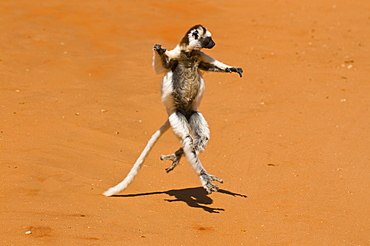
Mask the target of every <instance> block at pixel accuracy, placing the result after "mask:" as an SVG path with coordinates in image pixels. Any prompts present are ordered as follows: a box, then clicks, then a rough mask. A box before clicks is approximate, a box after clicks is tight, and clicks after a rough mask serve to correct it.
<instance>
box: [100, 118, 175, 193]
mask: <svg viewBox="0 0 370 246" xmlns="http://www.w3.org/2000/svg"><path fill="white" fill-rule="evenodd" d="M169 127H170V123H169V122H168V121H166V123H164V125H163V126H161V128H159V129H158V130H157V131H156V132H155V133H154V134H153V136H152V137H151V138H150V139H149V141H148V143H147V145H146V146H145V148H144V150H143V152H141V154H140V156H139V158H138V159H137V160H136V162H135V164H134V166H133V167H132V168H131V170H130V172H129V173H128V174H127V176H126V178H125V179H124V180H123V181H122V182H121V183H119V184H118V185H116V186H114V187H112V188H110V189H109V190H107V191H106V192H104V193H103V195H105V196H112V195H115V194H117V193H120V192H121V191H123V190H124V189H126V187H127V186H128V185H129V184H130V183H131V182H132V180H134V178H135V176H136V175H137V173H138V172H139V170H140V168H141V166H142V164H143V162H144V160H145V158H146V157H147V155H148V154H149V152H150V150H151V149H152V148H153V146H154V144H155V143H156V142H157V140H158V139H159V138H160V137H161V136H162V134H163V133H164V132H165V131H167V130H168V128H169Z"/></svg>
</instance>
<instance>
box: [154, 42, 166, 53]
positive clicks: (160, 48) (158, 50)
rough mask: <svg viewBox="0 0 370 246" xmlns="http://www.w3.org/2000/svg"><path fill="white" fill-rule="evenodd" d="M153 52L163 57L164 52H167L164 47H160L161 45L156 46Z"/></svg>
mask: <svg viewBox="0 0 370 246" xmlns="http://www.w3.org/2000/svg"><path fill="white" fill-rule="evenodd" d="M153 50H154V51H157V52H158V54H160V55H162V54H163V53H164V52H166V49H163V48H162V45H160V44H156V45H154V47H153Z"/></svg>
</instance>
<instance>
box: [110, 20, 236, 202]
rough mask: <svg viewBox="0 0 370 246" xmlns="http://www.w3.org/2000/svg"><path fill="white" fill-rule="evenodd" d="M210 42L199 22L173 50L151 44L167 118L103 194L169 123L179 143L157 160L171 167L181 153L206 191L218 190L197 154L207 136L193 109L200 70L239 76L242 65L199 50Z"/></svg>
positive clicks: (198, 93) (127, 181) (199, 86)
mask: <svg viewBox="0 0 370 246" xmlns="http://www.w3.org/2000/svg"><path fill="white" fill-rule="evenodd" d="M213 46H215V42H214V41H213V40H212V36H211V33H210V32H209V31H208V30H207V28H205V27H204V26H202V25H196V26H193V27H192V28H190V30H189V31H188V32H187V33H186V34H185V36H184V37H183V38H182V40H181V41H180V43H179V44H178V45H177V46H176V47H175V49H173V50H170V51H167V50H166V49H164V48H162V46H161V45H159V44H156V45H154V47H153V50H154V57H153V67H154V70H155V71H156V73H157V74H161V73H164V74H165V75H164V77H163V79H162V88H161V91H162V102H163V104H164V105H165V107H166V109H167V113H168V119H167V121H166V122H165V123H164V125H163V126H161V127H160V128H159V129H158V130H157V131H156V132H155V133H154V135H153V136H152V137H151V138H150V140H149V142H148V143H147V145H146V147H145V148H144V150H143V152H142V153H141V154H140V156H139V158H138V159H137V161H136V163H135V164H134V166H133V167H132V169H131V170H130V172H129V174H128V175H127V177H126V178H125V179H124V180H123V181H122V182H121V183H119V184H118V185H116V186H115V187H112V188H110V189H109V190H107V191H106V192H104V193H103V194H104V195H106V196H111V195H114V194H117V193H119V192H121V191H123V190H124V189H125V188H126V187H127V186H128V185H129V184H130V183H131V182H132V180H133V179H134V177H135V176H136V175H137V173H138V171H139V169H140V168H141V166H142V164H143V162H144V160H145V158H146V156H147V155H148V154H149V152H150V150H151V149H152V147H153V146H154V144H155V143H156V141H157V140H158V139H159V138H160V136H161V135H162V134H163V133H164V132H165V131H167V130H168V129H169V128H170V127H172V130H173V132H174V133H175V134H176V135H177V137H179V139H180V141H181V143H182V147H181V148H180V149H179V150H177V151H176V152H175V153H174V154H171V155H162V156H161V160H171V161H172V165H171V166H170V167H169V168H167V169H166V171H167V172H170V171H171V170H173V169H174V168H175V167H176V165H177V164H178V163H179V161H180V159H181V157H182V156H183V155H185V157H186V158H187V160H188V162H189V163H190V165H191V167H192V168H193V169H194V171H195V172H196V173H197V175H198V176H199V178H200V180H201V183H202V185H203V187H204V188H205V189H206V191H207V192H208V193H212V192H213V191H217V190H218V187H217V185H215V184H213V183H212V181H218V182H220V183H223V181H222V179H219V178H217V177H216V176H214V175H210V174H208V173H207V171H206V170H205V169H204V167H203V166H202V164H201V162H200V160H199V158H198V155H199V154H200V153H201V152H203V151H204V150H205V149H206V147H207V144H208V141H209V138H210V132H209V129H208V124H207V121H206V120H205V119H204V117H203V115H202V114H201V113H200V112H198V111H197V108H198V106H199V104H200V101H201V99H202V97H203V92H204V88H205V86H204V80H203V78H202V72H201V71H214V72H227V73H232V72H235V73H238V74H239V76H240V77H242V73H243V69H241V68H238V67H232V66H228V65H225V64H223V63H222V62H219V61H217V60H215V59H213V58H212V57H210V56H208V55H206V54H204V53H203V52H201V51H200V50H201V49H202V48H206V49H211V48H213Z"/></svg>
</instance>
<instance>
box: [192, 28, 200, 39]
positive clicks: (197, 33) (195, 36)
mask: <svg viewBox="0 0 370 246" xmlns="http://www.w3.org/2000/svg"><path fill="white" fill-rule="evenodd" d="M191 35H193V36H194V38H195V39H198V38H199V32H198V30H194V32H193V33H192V34H191Z"/></svg>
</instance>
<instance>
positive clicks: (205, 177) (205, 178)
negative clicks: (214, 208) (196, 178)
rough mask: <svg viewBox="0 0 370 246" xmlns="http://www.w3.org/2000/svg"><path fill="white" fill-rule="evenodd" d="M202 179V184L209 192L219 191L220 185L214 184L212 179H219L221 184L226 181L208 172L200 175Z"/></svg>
mask: <svg viewBox="0 0 370 246" xmlns="http://www.w3.org/2000/svg"><path fill="white" fill-rule="evenodd" d="M200 181H201V182H202V185H203V187H204V189H205V190H206V191H207V192H208V194H211V193H212V192H216V191H218V186H217V185H215V184H213V183H212V181H217V182H219V183H221V184H222V183H223V182H224V181H223V180H222V179H220V178H217V177H216V176H214V175H210V174H207V173H205V174H201V175H200Z"/></svg>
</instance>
